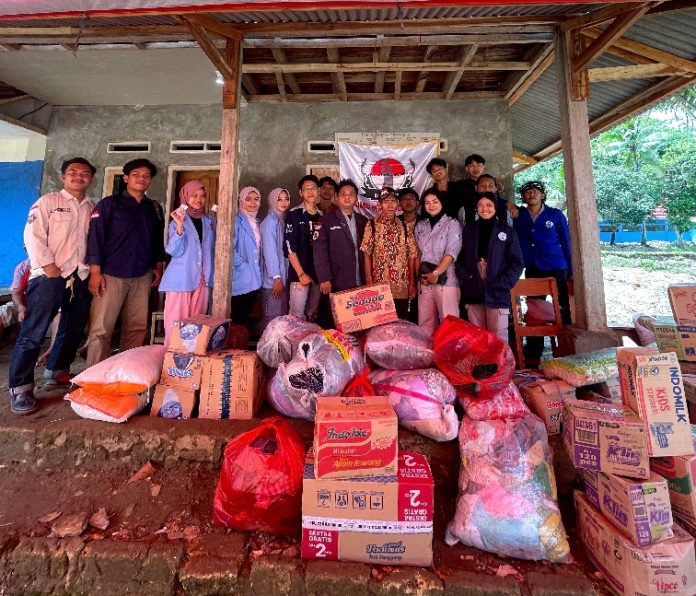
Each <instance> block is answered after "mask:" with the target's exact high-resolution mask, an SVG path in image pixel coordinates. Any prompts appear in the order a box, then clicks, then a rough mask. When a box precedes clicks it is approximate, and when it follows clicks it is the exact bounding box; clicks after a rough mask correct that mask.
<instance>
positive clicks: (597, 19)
mask: <svg viewBox="0 0 696 596" xmlns="http://www.w3.org/2000/svg"><path fill="white" fill-rule="evenodd" d="M644 4H646V3H645V2H624V3H619V4H610V5H609V6H605V7H604V8H600V9H598V10H593V11H592V12H590V13H588V14H584V15H582V16H579V17H573V18H571V19H568V20H566V21H563V22H562V23H561V31H563V32H565V31H572V30H573V29H582V28H583V27H591V26H593V25H599V24H601V23H605V22H606V21H612V20H614V19H615V18H616V17H619V16H621V15H623V14H624V13H626V12H630V11H632V10H635V9H636V8H641V7H642V6H643V5H644Z"/></svg>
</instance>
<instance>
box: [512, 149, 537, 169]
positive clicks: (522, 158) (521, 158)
mask: <svg viewBox="0 0 696 596" xmlns="http://www.w3.org/2000/svg"><path fill="white" fill-rule="evenodd" d="M512 159H513V161H515V162H517V163H523V164H527V165H530V166H533V165H534V164H536V163H539V160H538V159H534V158H533V157H530V156H529V155H527V154H526V153H522V152H521V151H513V152H512Z"/></svg>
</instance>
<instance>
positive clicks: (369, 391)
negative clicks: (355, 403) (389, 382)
mask: <svg viewBox="0 0 696 596" xmlns="http://www.w3.org/2000/svg"><path fill="white" fill-rule="evenodd" d="M368 374H370V367H369V366H366V367H365V368H364V369H363V371H362V372H361V373H360V374H359V375H358V376H357V377H355V378H354V379H353V380H352V381H351V382H350V383H348V385H346V388H345V389H344V390H343V393H341V395H342V396H343V397H372V396H373V395H377V393H376V392H375V388H374V387H373V386H372V383H370V381H369V380H368V378H367V375H368Z"/></svg>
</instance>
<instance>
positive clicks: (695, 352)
mask: <svg viewBox="0 0 696 596" xmlns="http://www.w3.org/2000/svg"><path fill="white" fill-rule="evenodd" d="M667 293H668V295H669V303H670V306H671V307H672V314H673V315H674V318H672V317H658V318H656V319H653V321H652V328H653V332H654V333H655V341H656V342H657V347H658V349H659V350H660V352H674V353H675V354H676V355H677V357H678V358H679V360H681V361H684V362H696V284H673V285H670V286H669V287H668V288H667Z"/></svg>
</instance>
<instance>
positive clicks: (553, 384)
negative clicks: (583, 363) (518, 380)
mask: <svg viewBox="0 0 696 596" xmlns="http://www.w3.org/2000/svg"><path fill="white" fill-rule="evenodd" d="M518 387H519V389H520V393H521V394H522V398H523V399H524V401H525V403H526V404H527V406H529V409H530V410H531V411H532V412H534V413H535V414H536V415H537V416H539V418H541V419H542V420H543V421H544V424H545V425H546V430H547V432H548V434H549V435H557V434H559V433H560V432H561V420H562V418H563V400H564V399H566V398H575V387H573V386H572V385H571V384H570V383H566V382H565V381H563V380H561V379H546V378H543V377H542V378H540V379H537V380H535V381H531V382H528V383H523V384H522V386H521V387H520V386H519V385H518Z"/></svg>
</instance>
